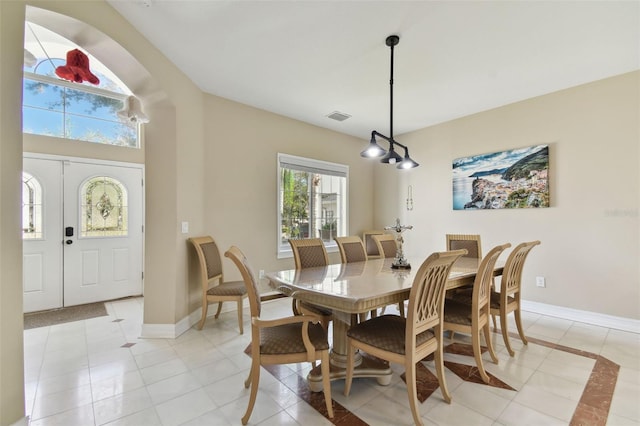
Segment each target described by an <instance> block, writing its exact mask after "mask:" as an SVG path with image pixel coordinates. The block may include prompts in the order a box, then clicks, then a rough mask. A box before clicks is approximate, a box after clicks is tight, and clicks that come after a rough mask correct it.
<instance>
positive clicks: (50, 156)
mask: <svg viewBox="0 0 640 426" xmlns="http://www.w3.org/2000/svg"><path fill="white" fill-rule="evenodd" d="M23 158H33V159H42V160H55V161H61V162H65V161H69V162H75V163H84V164H92V165H107V166H120V167H129V168H136V169H140V170H141V174H142V179H143V187H142V200H141V209H142V212H141V221H142V227H143V229H144V226H145V201H146V200H145V196H144V194H145V191H144V178H145V168H144V164H141V163H127V162H123V161H111V160H100V159H94V158H82V157H70V156H66V155H54V154H41V153H32V152H23ZM60 226H62V227H64V224H62V223H61V224H60ZM61 238H62V236H61ZM141 245H142V247H141V262H142V264H141V265H140V267H141V270H142V273H143V277H142V291H143V294H144V254H145V237H144V233H143V236H142V239H141ZM61 268H62V265H61Z"/></svg>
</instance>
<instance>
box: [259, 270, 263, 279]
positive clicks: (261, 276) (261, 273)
mask: <svg viewBox="0 0 640 426" xmlns="http://www.w3.org/2000/svg"><path fill="white" fill-rule="evenodd" d="M259 277H260V278H264V269H260V274H259Z"/></svg>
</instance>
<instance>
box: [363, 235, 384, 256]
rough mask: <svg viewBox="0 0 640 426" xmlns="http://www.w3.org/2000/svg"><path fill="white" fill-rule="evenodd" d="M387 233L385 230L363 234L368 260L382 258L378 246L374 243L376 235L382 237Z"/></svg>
mask: <svg viewBox="0 0 640 426" xmlns="http://www.w3.org/2000/svg"><path fill="white" fill-rule="evenodd" d="M384 233H385V232H384V231H383V230H371V231H364V232H363V233H362V242H363V243H364V248H365V250H366V252H367V258H368V259H378V258H379V257H380V252H379V251H378V246H377V245H376V242H375V241H373V238H372V237H373V236H374V235H382V234H384Z"/></svg>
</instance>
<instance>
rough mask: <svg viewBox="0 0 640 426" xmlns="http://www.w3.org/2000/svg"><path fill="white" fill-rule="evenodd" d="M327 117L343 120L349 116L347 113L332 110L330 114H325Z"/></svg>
mask: <svg viewBox="0 0 640 426" xmlns="http://www.w3.org/2000/svg"><path fill="white" fill-rule="evenodd" d="M327 117H329V118H330V119H332V120H336V121H344V120H346V119H347V118H350V117H351V116H350V115H349V114H345V113H344V112H340V111H333V112H332V113H331V114H329V115H327Z"/></svg>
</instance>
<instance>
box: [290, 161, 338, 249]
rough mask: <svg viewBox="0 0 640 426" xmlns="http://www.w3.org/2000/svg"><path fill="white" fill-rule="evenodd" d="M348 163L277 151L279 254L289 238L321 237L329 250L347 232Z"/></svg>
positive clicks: (334, 247)
mask: <svg viewBox="0 0 640 426" xmlns="http://www.w3.org/2000/svg"><path fill="white" fill-rule="evenodd" d="M348 179H349V166H346V165H343V164H337V163H329V162H326V161H320V160H314V159H310V158H304V157H296V156H293V155H288V154H278V257H279V258H282V257H288V256H291V247H290V246H289V239H290V238H293V239H296V238H321V239H322V240H323V241H324V244H325V246H326V247H327V250H329V251H332V250H334V249H336V244H335V241H334V240H333V238H334V237H340V236H345V235H347V232H348V229H347V225H348V223H349V217H348V208H347V200H348V194H347V188H348V187H349V185H348Z"/></svg>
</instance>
